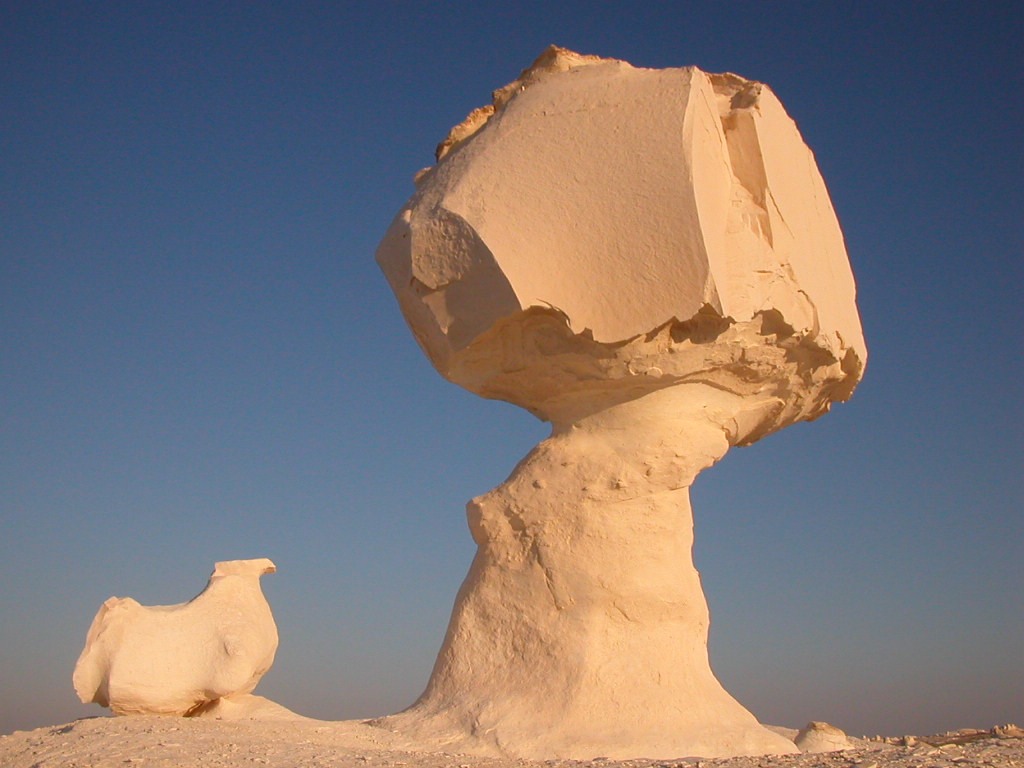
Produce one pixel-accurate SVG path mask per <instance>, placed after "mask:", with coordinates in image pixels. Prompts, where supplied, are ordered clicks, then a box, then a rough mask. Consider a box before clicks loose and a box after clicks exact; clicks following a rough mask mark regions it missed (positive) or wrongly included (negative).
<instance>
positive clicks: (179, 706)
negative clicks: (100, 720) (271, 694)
mask: <svg viewBox="0 0 1024 768" xmlns="http://www.w3.org/2000/svg"><path fill="white" fill-rule="evenodd" d="M274 570H275V567H274V564H273V563H272V562H271V561H270V560H267V559H266V558H261V559H258V560H230V561H225V562H221V563H217V564H216V566H215V568H214V571H213V575H212V576H211V577H210V581H209V583H208V584H207V586H206V589H205V590H203V592H202V593H201V594H200V595H198V596H197V597H195V598H194V599H192V600H190V601H189V602H187V603H182V604H180V605H158V606H145V605H140V604H139V603H138V602H136V601H135V600H133V599H132V598H130V597H112V598H110V599H109V600H107V601H106V602H105V603H104V604H103V605H102V606H101V607H100V610H99V612H98V613H97V614H96V618H95V619H93V623H92V626H91V627H90V629H89V634H88V637H87V639H86V642H85V649H84V650H83V651H82V654H81V656H80V657H79V659H78V663H77V664H76V665H75V673H74V685H75V691H76V692H77V693H78V696H79V698H80V699H81V700H82V701H83V702H85V703H89V702H95V703H97V704H100V705H101V706H104V707H110V708H111V710H113V712H114V713H115V714H118V715H135V714H143V715H190V714H196V713H197V712H198V711H200V710H201V709H202V708H203V707H205V706H208V705H210V704H212V703H213V702H216V701H218V700H220V699H222V698H224V697H230V696H235V695H242V694H248V693H249V692H250V691H252V689H253V688H255V687H256V684H257V683H258V682H259V680H260V678H261V677H263V675H264V674H265V673H266V671H267V670H268V669H270V665H271V664H272V663H273V661H274V653H275V651H276V650H277V626H276V625H275V623H274V618H273V616H272V615H271V612H270V606H269V605H268V604H267V601H266V599H265V598H264V597H263V592H262V591H261V590H260V584H259V578H260V576H262V575H263V574H265V573H273V572H274Z"/></svg>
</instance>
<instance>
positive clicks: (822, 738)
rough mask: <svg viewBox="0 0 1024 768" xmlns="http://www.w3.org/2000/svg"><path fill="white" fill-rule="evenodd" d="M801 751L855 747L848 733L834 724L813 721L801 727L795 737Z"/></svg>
mask: <svg viewBox="0 0 1024 768" xmlns="http://www.w3.org/2000/svg"><path fill="white" fill-rule="evenodd" d="M794 742H795V743H796V745H797V747H798V748H799V749H800V751H801V752H838V751H839V750H842V749H853V744H851V743H850V740H849V739H848V738H846V734H845V733H844V732H843V731H841V730H840V729H838V728H836V727H835V726H834V725H829V724H828V723H821V722H817V721H812V722H810V723H808V724H807V725H805V726H804V727H803V728H801V729H800V733H798V734H797V735H796V738H795V739H794Z"/></svg>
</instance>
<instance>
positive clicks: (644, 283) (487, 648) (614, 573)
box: [377, 48, 866, 759]
mask: <svg viewBox="0 0 1024 768" xmlns="http://www.w3.org/2000/svg"><path fill="white" fill-rule="evenodd" d="M438 157H439V162H438V164H437V165H436V166H435V167H434V168H432V169H428V170H427V171H425V172H421V173H420V174H418V176H417V191H416V194H415V195H414V196H413V198H412V199H411V200H410V201H409V203H408V204H407V205H406V206H405V207H404V208H403V209H402V210H401V211H400V212H399V214H398V216H397V217H396V218H395V220H394V222H393V223H392V225H391V228H390V229H389V231H388V233H387V234H386V236H385V237H384V240H383V242H382V243H381V245H380V247H379V249H378V251H377V260H378V263H379V264H380V266H381V268H382V269H383V271H384V273H385V275H386V276H387V278H388V280H389V282H390V284H391V286H392V288H393V290H394V292H395V294H396V296H397V298H398V300H399V304H400V306H401V308H402V311H403V313H404V314H405V317H406V319H407V321H408V323H409V325H410V327H411V328H412V330H413V333H414V334H415V335H416V338H417V339H418V341H419V342H420V344H421V346H422V347H423V348H424V350H425V351H426V353H427V355H428V356H429V357H430V359H431V360H432V361H433V363H434V365H435V366H436V367H437V368H438V370H439V371H440V372H441V373H442V374H443V375H444V376H446V377H447V378H449V379H450V380H451V381H453V382H456V383H458V384H460V385H462V386H464V387H466V388H467V389H469V390H471V391H473V392H476V393H477V394H480V395H483V396H484V397H491V398H497V399H503V400H507V401H509V402H512V403H516V404H517V405H520V406H522V407H524V408H526V409H528V410H530V411H531V412H532V413H534V414H535V415H536V416H538V417H539V418H542V419H545V420H548V421H550V422H551V423H552V434H551V437H550V438H548V439H547V440H545V441H544V442H542V443H541V444H540V445H539V446H537V448H535V449H534V450H533V451H532V452H531V453H530V454H529V455H528V456H527V457H526V458H525V459H524V460H523V461H522V462H521V463H520V464H519V466H518V467H516V469H515V471H514V472H513V473H512V475H511V477H509V479H508V480H507V481H506V482H505V483H503V484H502V485H501V486H499V487H498V488H496V489H495V490H493V491H491V492H490V493H488V494H485V495H484V496H481V497H479V498H477V499H474V500H473V501H472V502H470V504H469V505H468V516H469V524H470V529H471V531H472V533H473V537H474V539H475V540H476V542H477V545H478V552H477V555H476V559H475V560H474V562H473V565H472V567H471V569H470V573H469V575H468V576H467V578H466V581H465V583H464V584H463V586H462V589H461V590H460V592H459V595H458V597H457V599H456V605H455V608H454V611H453V614H452V619H451V623H450V625H449V628H448V634H447V637H446V638H445V641H444V645H443V647H442V649H441V652H440V654H439V656H438V659H437V663H436V665H435V667H434V670H433V674H432V676H431V679H430V682H429V684H428V686H427V689H426V691H425V692H424V694H423V695H422V696H421V697H420V699H419V700H418V701H417V702H416V703H415V704H414V705H413V706H412V707H410V708H409V709H408V710H406V711H404V712H402V713H399V714H397V715H392V716H390V717H387V718H383V719H381V720H380V721H378V724H379V725H381V726H382V727H385V728H389V729H392V730H394V731H397V732H399V733H402V734H405V735H408V736H410V737H412V738H414V739H419V740H420V742H421V743H423V744H425V745H429V746H433V747H442V748H444V749H449V750H452V751H468V752H477V753H482V754H503V755H508V756H516V757H525V758H539V759H546V758H555V757H559V758H581V759H584V758H593V757H597V756H606V757H610V758H630V757H654V758H659V757H666V758H668V757H680V756H686V755H693V756H708V757H714V756H729V755H741V754H760V753H771V752H774V753H780V752H791V751H794V750H795V747H794V745H793V742H791V741H790V740H788V739H786V738H784V737H783V736H780V735H778V734H776V733H773V732H771V731H769V730H768V729H766V728H764V727H762V726H761V725H759V724H758V723H757V721H756V719H755V718H754V717H753V715H751V714H750V713H749V712H747V711H746V710H745V709H744V708H743V707H742V706H741V705H740V704H739V703H737V702H736V701H735V700H734V699H733V698H732V697H731V696H729V694H728V693H726V692H725V690H724V689H723V688H722V687H721V685H720V684H719V683H718V681H717V680H716V679H715V677H714V675H713V673H712V672H711V668H710V666H709V663H708V656H707V631H708V622H709V619H708V611H707V606H706V603H705V601H704V596H703V592H702V589H701V585H700V577H699V574H698V573H697V571H696V570H695V569H694V567H693V564H692V558H691V548H692V518H691V513H690V505H689V486H690V485H691V484H692V482H693V480H694V478H695V477H696V475H697V473H698V472H700V471H701V470H702V469H704V468H706V467H708V466H710V465H711V464H713V463H714V462H715V461H717V460H718V459H720V458H721V457H722V456H723V455H724V454H725V453H726V451H727V450H728V448H729V447H730V446H732V445H742V444H749V443H752V442H754V441H755V440H757V439H759V438H760V437H763V436H764V435H766V434H769V433H770V432H773V431H775V430H777V429H781V428H782V427H785V426H788V425H790V424H793V423H795V422H797V421H801V420H809V419H814V418H816V417H818V416H820V415H821V414H823V413H824V412H826V411H827V410H828V408H829V406H830V404H831V403H832V402H833V401H836V400H845V399H846V398H848V397H849V396H850V394H851V393H852V391H853V388H854V387H855V386H856V384H857V382H858V381H859V379H860V376H861V374H862V371H863V366H864V362H865V359H866V350H865V347H864V342H863V337H862V334H861V329H860V322H859V318H858V315H857V309H856V304H855V289H854V283H853V277H852V274H851V271H850V267H849V263H848V261H847V257H846V252H845V248H844V246H843V240H842V234H841V232H840V230H839V226H838V223H837V222H836V218H835V214H834V212H833V211H832V207H831V204H830V202H829V199H828V194H827V192H826V191H825V187H824V184H823V182H822V180H821V177H820V175H819V174H818V171H817V168H816V166H815V163H814V159H813V156H812V155H811V153H810V151H809V150H808V149H807V147H806V146H805V145H804V144H803V141H802V140H801V138H800V135H799V133H798V132H797V130H796V127H795V125H794V124H793V121H792V120H790V119H789V117H788V116H787V115H786V114H785V112H784V111H783V109H782V106H781V105H780V104H779V102H778V100H777V99H776V98H775V96H774V95H773V94H772V93H771V91H770V90H769V89H768V88H767V87H766V86H763V85H761V84H759V83H753V82H750V81H747V80H743V79H742V78H740V77H737V76H735V75H709V74H706V73H704V72H701V71H700V70H698V69H696V68H693V67H689V68H682V69H668V70H645V69H637V68H634V67H632V66H630V65H629V64H627V63H625V62H622V61H615V60H610V59H599V58H596V57H584V56H580V55H578V54H575V53H572V52H569V51H565V50H562V49H557V48H551V49H549V50H548V51H546V52H545V53H544V54H543V55H542V56H541V57H540V58H539V59H538V60H537V62H535V63H534V65H533V67H531V68H530V69H528V70H527V71H525V72H524V73H523V74H522V75H521V76H520V78H519V79H518V80H516V81H515V82H513V83H511V84H510V85H509V86H506V87H505V88H503V89H500V90H499V91H497V92H495V96H494V104H493V105H492V107H490V108H487V109H482V110H477V111H475V112H474V113H473V114H472V115H471V116H470V118H468V119H467V121H466V122H464V123H463V124H461V125H460V126H457V127H456V129H454V130H453V132H452V134H451V136H449V138H448V139H447V140H446V141H445V142H442V144H441V146H440V147H439V150H438Z"/></svg>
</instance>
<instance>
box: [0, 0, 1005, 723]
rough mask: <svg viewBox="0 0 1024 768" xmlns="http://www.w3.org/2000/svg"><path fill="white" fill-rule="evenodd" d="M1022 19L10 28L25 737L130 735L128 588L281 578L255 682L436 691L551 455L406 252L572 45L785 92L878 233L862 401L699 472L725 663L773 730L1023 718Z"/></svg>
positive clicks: (857, 233) (185, 9) (870, 274)
mask: <svg viewBox="0 0 1024 768" xmlns="http://www.w3.org/2000/svg"><path fill="white" fill-rule="evenodd" d="M1022 40H1024V23H1022V11H1021V5H1020V4H1019V3H1010V2H972V3H954V2H899V3H892V2H884V3H874V2H818V3H811V2H773V3H768V2H765V3H753V2H751V3H738V2H715V3H710V2H684V1H683V0H679V1H677V2H629V3H626V2H622V3H615V2H609V3H597V2H593V0H590V1H589V2H529V1H524V0H521V1H520V2H514V3H513V2H489V1H488V2H484V1H480V2H448V3H441V4H432V5H431V6H430V7H427V5H426V4H417V3H397V2H380V1H378V2H373V3H335V2H290V3H265V2H257V3H250V2H245V3H243V2H220V3H208V2H202V3H200V2H181V1H179V2H174V3H161V2H103V1H102V0H100V1H97V2H90V3H60V2H45V0H41V1H39V2H19V1H17V0H8V1H7V2H4V3H3V4H2V5H0V331H2V333H0V517H2V523H3V525H2V528H0V732H9V731H10V730H12V729H15V728H28V727H37V726H42V725H48V724H54V723H61V722H66V721H68V720H70V719H73V718H75V717H80V716H85V715H91V714H100V713H101V712H102V710H100V709H99V708H98V707H97V706H95V705H90V706H85V705H80V704H78V702H77V698H76V697H75V694H74V692H73V690H72V688H71V672H72V669H73V666H74V663H75V659H76V658H77V655H78V653H79V652H80V650H81V647H82V644H83V642H84V638H85V633H86V631H87V629H88V627H89V624H90V622H91V620H92V617H93V615H94V614H95V612H96V610H97V608H98V607H99V605H100V604H101V603H102V602H103V600H105V599H106V598H107V597H109V596H110V595H122V596H124V595H130V596H132V597H135V598H136V599H138V600H139V601H141V602H143V603H149V604H167V603H178V602H183V601H185V600H187V599H189V598H191V597H192V596H193V595H195V594H196V593H197V592H198V591H200V590H201V589H202V587H203V586H204V584H205V583H206V579H207V577H208V575H209V573H210V571H211V569H212V566H213V563H214V561H216V560H225V559H235V558H249V557H262V556H267V557H271V558H272V559H274V560H275V561H276V562H277V565H278V568H279V571H278V573H277V574H275V575H273V576H268V577H265V578H264V580H263V584H264V588H265V592H266V594H267V596H268V599H269V600H270V602H271V605H272V606H273V609H274V612H275V616H276V618H277V622H278V626H279V628H280V633H281V645H280V648H279V650H278V656H277V662H276V663H275V666H274V667H273V669H272V670H271V671H270V672H269V673H268V675H267V676H266V677H265V678H264V681H263V682H262V683H261V685H260V687H259V688H258V689H257V693H262V694H263V695H266V696H269V697H270V698H273V699H275V700H277V701H279V702H280V703H282V704H284V705H286V706H288V707H290V708H292V709H294V710H296V711H298V712H300V713H302V714H307V715H311V716H315V717H321V718H327V719H341V718H353V717H363V716H371V715H380V714H384V713H386V712H389V711H394V710H397V709H399V708H402V707H404V706H406V705H408V704H409V703H411V702H412V701H413V700H414V699H415V698H416V696H417V695H418V694H419V693H420V691H421V690H422V688H423V685H424V684H425V682H426V679H427V677H428V675H429V672H430V668H431V665H432V663H433V659H434V655H435V653H436V652H437V649H438V648H439V646H440V643H441V640H442V637H443V634H444V630H445V626H446V624H447V620H448V615H449V611H450V609H451V605H452V601H453V598H454V596H455V592H456V590H457V588H458V586H459V584H460V582H461V580H462V578H463V576H464V575H465V573H466V570H467V569H468V566H469V562H470V559H471V557H472V553H473V544H472V541H471V539H470V536H469V532H468V530H467V527H466V523H465V517H464V505H465V502H466V501H467V500H468V499H469V498H470V497H472V496H475V495H478V494H480V493H483V492H485V491H487V490H489V489H490V488H491V487H493V486H494V485H496V484H498V483H500V482H501V481H502V480H503V479H504V478H505V476H506V475H507V474H508V472H510V471H511V469H512V467H513V466H514V464H515V463H516V461H518V460H519V458H521V457H522V456H523V455H524V454H525V453H526V452H527V451H528V450H529V449H530V447H532V446H533V445H534V444H535V443H536V442H537V441H538V440H540V439H542V438H543V437H544V436H545V434H546V425H545V424H542V423H541V422H538V421H536V420H535V419H534V418H533V417H531V416H530V415H529V414H527V413H526V412H525V411H522V410H520V409H518V408H515V407H513V406H511V405H507V404H505V403H500V402H492V401H485V400H483V399H481V398H479V397H476V396H474V395H471V394H469V393H467V392H465V391H463V390H461V389H459V388H458V387H456V386H454V385H451V384H448V383H447V382H445V381H444V380H443V379H442V378H441V377H440V376H439V375H438V374H437V373H436V372H435V371H434V370H433V368H432V367H431V366H430V364H429V363H428V362H427V360H426V358H425V357H424V355H423V354H422V353H421V352H420V350H419V349H418V347H417V346H416V345H415V343H414V341H413V338H412V335H411V334H410V333H409V331H408V329H407V328H406V326H405V324H404V322H403V320H402V317H401V315H400V313H399V311H398V308H397V305H396V303H395V301H394V299H393V297H392V295H391V293H390V291H389V289H388V287H387V285H386V283H385V281H384V279H383V277H382V276H381V275H380V273H379V271H378V269H377V267H376V265H375V264H374V261H373V252H374V249H375V248H376V244H377V242H378V241H379V239H380V238H381V236H382V235H383V233H384V231H385V229H386V228H387V226H388V224H389V222H390V220H391V218H392V216H393V215H394V214H395V212H396V211H397V210H398V208H399V207H400V206H401V204H402V203H403V202H404V201H405V199H406V198H407V197H408V196H409V195H410V194H411V193H412V190H413V187H412V176H413V174H414V173H415V172H416V171H417V170H419V169H420V168H422V167H424V166H427V165H430V164H432V162H433V149H434V146H435V145H436V144H437V142H438V141H440V140H441V139H442V138H443V137H444V136H445V134H446V133H447V130H448V128H449V127H450V126H452V125H453V124H455V123H457V122H459V121H460V120H461V119H462V118H463V117H464V116H465V114H466V113H467V112H469V111H470V110H471V109H473V108H474V107H477V106H480V105H482V104H484V103H486V102H487V101H489V94H490V91H491V90H493V89H494V88H497V87H499V86H501V85H504V84H505V83H507V82H508V81H510V80H512V79H514V78H515V77H516V76H517V75H518V73H519V71H520V70H521V69H522V68H523V67H526V66H527V65H529V64H530V62H531V61H532V60H533V59H534V58H535V57H536V56H537V55H538V54H539V53H540V52H541V51H542V50H543V49H544V48H545V47H546V46H547V45H548V44H550V43H557V44H559V45H563V46H566V47H569V48H573V49H575V50H578V51H580V52H583V53H593V54H600V55H603V56H610V57H616V58H621V59H625V60H627V61H630V62H631V63H633V64H635V65H638V66H648V67H666V66H683V65H689V64H696V65H698V66H700V67H702V68H703V69H706V70H709V71H734V72H737V73H739V74H742V75H744V76H746V77H749V78H753V79H758V80H763V81H765V82H767V83H769V84H770V85H771V86H772V88H773V89H774V90H775V92H776V93H777V94H778V95H779V97H780V98H781V99H782V101H783V103H784V104H785V105H786V107H787V109H788V110H789V112H790V114H791V115H792V116H793V117H794V119H795V120H796V121H797V123H798V125H799V126H800V129H801V131H802V132H803V135H804V138H805V140H806V141H807V142H808V144H809V145H810V146H811V147H812V149H813V150H814V151H815V153H816V156H817V159H818V163H819V166H820V168H821V170H822V173H823V175H824V177H825V180H826V182H827V184H828V186H829V189H830V191H831V194H832V198H833V202H834V205H835V208H836V210H837V212H838V214H839V218H840V221H841V223H842V225H843V229H844V232H845V235H846V239H847V245H848V248H849V252H850V258H851V262H852V264H853V268H854V272H855V274H856V276H857V281H858V286H859V306H860V310H861V315H862V318H863V322H864V328H865V336H866V338H867V342H868V346H869V349H870V359H869V363H868V368H867V375H866V378H865V380H864V382H863V384H862V385H861V387H860V388H859V390H858V391H857V393H856V394H855V396H854V397H853V399H852V400H851V401H850V402H849V403H847V404H845V405H840V406H837V407H836V408H835V409H834V411H833V412H832V413H831V414H829V415H827V416H826V417H824V418H822V419H821V420H819V421H817V422H815V423H813V424H805V425H799V426H796V427H793V428H790V429H788V430H786V431H784V432H782V433H780V434H777V435H774V436H772V437H769V438H767V439H766V440H764V441H763V442H761V443H759V444H757V445H755V446H753V447H750V448H743V449H734V450H733V451H731V452H730V453H729V455H728V456H726V458H725V459H724V460H723V461H722V462H721V463H720V464H719V465H717V466H716V467H714V468H712V469H710V470H708V471H707V472H706V473H705V474H702V475H701V477H700V478H699V479H698V481H697V484H696V485H695V486H694V489H693V506H694V511H695V518H696V547H695V558H696V561H697V565H698V567H699V568H700V569H701V572H702V574H703V580H704V585H705V590H706V592H707V596H708V600H709V603H710V607H711V615H712V630H711V659H712V665H713V667H714V668H715V670H716V672H717V674H718V675H719V677H720V679H721V680H722V681H723V683H724V684H725V686H726V688H727V689H728V690H729V691H730V692H731V693H733V694H734V695H735V696H736V697H737V698H738V699H739V700H740V701H741V702H742V703H744V704H745V705H746V706H747V707H748V708H750V709H751V710H752V711H753V712H754V713H755V714H756V715H757V716H758V717H759V718H760V719H761V720H762V721H763V722H768V723H773V724H779V725H788V726H791V727H800V726H802V725H803V724H804V723H806V722H807V721H808V720H811V719H814V720H827V721H829V722H832V723H833V724H835V725H838V726H839V727H841V728H844V729H846V730H847V731H849V732H851V733H857V734H859V733H878V732H881V733H886V734H890V735H898V734H902V733H922V732H934V731H937V730H944V729H947V728H955V727H963V726H978V727H989V726H991V725H993V724H995V723H997V722H1000V723H1001V722H1006V721H1016V722H1022V721H1024V534H1022V529H1024V520H1022V515H1021V510H1022V480H1021V478H1022V474H1024V473H1022V468H1024V467H1022V457H1024V451H1022V437H1021V435H1022V433H1024V420H1022V407H1021V398H1022V394H1024V392H1022V386H1021V382H1022V380H1024V364H1022V354H1021V353H1022V343H1021V333H1022V329H1024V309H1022V307H1024V301H1022V289H1021V286H1022V277H1024V275H1022V268H1021V265H1022V259H1021V252H1022V244H1024V243H1022V241H1024V238H1022V225H1021V222H1022V218H1024V216H1022V211H1024V199H1022V198H1024V195H1022V185H1021V175H1022V171H1024V162H1022V159H1024V158H1022V146H1024V141H1022V138H1021V132H1022V125H1024V109H1022V98H1021V94H1022V93H1024V88H1022V86H1024V82H1022V79H1024V78H1022V73H1024V62H1022V60H1021V50H1022V47H1024V46H1022Z"/></svg>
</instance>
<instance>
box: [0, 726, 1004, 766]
mask: <svg viewBox="0 0 1024 768" xmlns="http://www.w3.org/2000/svg"><path fill="white" fill-rule="evenodd" d="M793 733H795V731H794V732H793ZM1022 737H1024V731H1022V730H1021V729H1019V728H1016V727H1013V726H1002V727H996V728H992V729H990V730H976V729H964V730H962V731H956V732H950V733H945V734H938V735H932V736H924V737H899V738H888V739H878V738H872V739H870V740H867V739H851V741H852V742H853V744H854V747H855V748H854V749H849V750H843V751H839V752H825V753H818V754H803V755H783V756H773V757H735V758H723V759H700V758H686V757H671V756H666V757H665V758H662V759H642V760H641V759H638V760H626V761H611V760H604V759H600V758H598V759H596V760H592V761H586V762H581V761H574V760H547V761H544V762H531V761H526V760H515V759H500V758H488V757H471V756H466V755H456V754H446V753H443V752H422V751H420V752H416V751H410V750H408V749H407V748H406V749H403V745H402V743H401V741H400V740H399V739H398V737H396V736H394V735H393V734H391V733H389V732H387V731H384V730H382V729H380V728H375V727H373V726H371V725H368V724H366V723H364V722H361V721H346V722H336V723H329V722H323V721H310V720H303V721H257V720H217V719H212V718H172V717H157V716H130V717H95V718H86V719H82V720H76V721H75V722H72V723H68V724H66V725H56V726H51V727H47V728H38V729H36V730H33V731H15V732H14V733H12V734H8V735H4V736H0V765H2V766H4V768H114V767H115V766H117V768H124V766H146V767H147V768H169V767H170V766H215V767H216V768H243V767H244V768H252V766H261V765H263V766H273V767H274V768H299V767H300V766H301V767H302V768H306V767H307V766H309V767H315V768H321V767H322V768H340V767H341V766H346V767H349V766H353V767H355V768H398V767H400V768H529V767H531V766H537V767H538V768H569V767H570V766H572V767H574V768H575V767H577V766H578V767H579V768H598V767H599V768H655V767H658V768H670V767H671V768H683V766H693V768H782V766H794V767H795V768H819V767H820V768H826V767H827V768H918V767H920V768H970V767H971V766H993V767H996V768H1013V767H1014V766H1024V738H1022Z"/></svg>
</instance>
